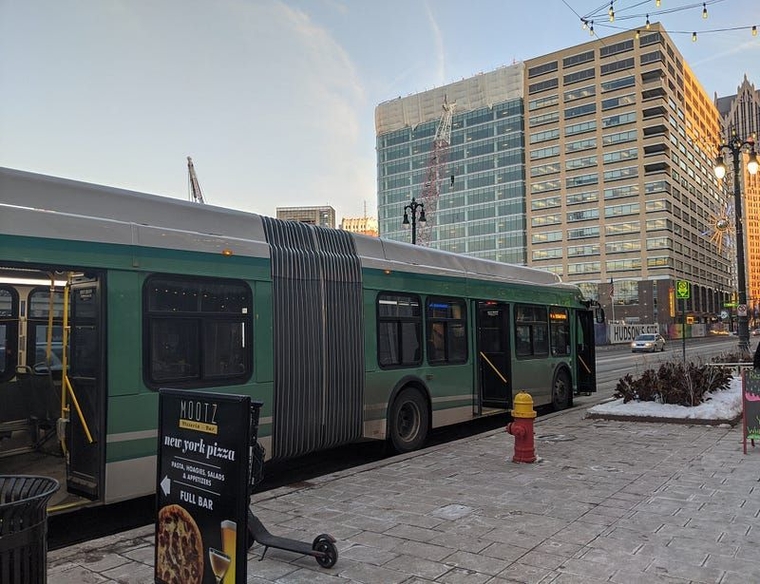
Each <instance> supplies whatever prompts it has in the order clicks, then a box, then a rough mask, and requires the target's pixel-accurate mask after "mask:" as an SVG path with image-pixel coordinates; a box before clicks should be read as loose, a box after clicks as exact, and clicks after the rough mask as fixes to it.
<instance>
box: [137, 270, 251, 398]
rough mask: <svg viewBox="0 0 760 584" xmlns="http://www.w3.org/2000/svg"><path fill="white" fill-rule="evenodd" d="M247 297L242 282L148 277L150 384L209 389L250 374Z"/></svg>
mask: <svg viewBox="0 0 760 584" xmlns="http://www.w3.org/2000/svg"><path fill="white" fill-rule="evenodd" d="M251 314H253V305H252V294H251V290H250V288H249V287H248V285H247V284H245V283H243V282H236V281H221V282H220V281H219V280H210V279H205V278H197V279H192V280H191V279H189V278H179V277H168V276H161V277H157V276H154V277H151V278H149V279H148V280H147V281H146V283H145V335H146V340H145V346H146V348H147V355H146V364H145V377H146V380H147V382H148V384H149V385H152V386H154V387H155V386H157V385H159V384H167V383H171V384H172V385H174V386H180V387H181V386H192V387H201V386H205V387H210V386H214V385H220V384H230V383H242V382H244V381H245V380H247V379H248V378H249V377H250V376H251V372H252V359H251V350H250V339H251V338H252V337H251V326H252V320H251Z"/></svg>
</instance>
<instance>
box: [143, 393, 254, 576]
mask: <svg viewBox="0 0 760 584" xmlns="http://www.w3.org/2000/svg"><path fill="white" fill-rule="evenodd" d="M250 410H251V400H250V398H249V397H247V396H240V395H223V394H216V393H202V392H198V391H181V390H174V389H161V390H160V391H159V410H158V415H159V427H158V440H159V445H158V464H157V470H158V473H157V477H156V495H157V496H156V500H157V518H156V555H155V582H156V583H158V584H222V583H223V584H235V583H237V582H245V581H246V568H247V565H246V553H247V546H246V535H247V523H246V522H247V517H248V515H247V513H248V456H249V450H248V447H249V441H250Z"/></svg>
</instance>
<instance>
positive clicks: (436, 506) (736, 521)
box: [48, 410, 760, 584]
mask: <svg viewBox="0 0 760 584" xmlns="http://www.w3.org/2000/svg"><path fill="white" fill-rule="evenodd" d="M584 413H585V412H584V411H577V410H571V411H568V412H563V413H560V414H553V415H550V416H546V417H542V418H540V419H539V421H538V423H537V424H536V451H537V454H538V455H539V457H540V458H541V462H539V463H536V464H516V463H513V462H511V456H512V453H513V444H514V442H513V438H512V437H511V436H509V435H508V434H506V433H504V432H503V431H495V432H490V433H486V434H482V435H479V436H476V437H471V438H467V439H464V440H460V441H458V442H454V443H449V444H445V445H441V446H437V447H434V448H431V449H428V450H425V451H422V452H416V453H411V454H408V455H404V456H400V457H396V458H393V459H388V460H384V461H380V462H374V463H371V464H368V465H365V466H362V467H357V468H353V469H350V470H346V471H341V472H339V473H335V474H332V475H326V476H323V477H319V478H317V479H313V480H310V481H308V482H307V483H300V484H299V485H298V487H297V488H291V487H284V488H280V489H277V490H275V491H268V492H266V493H259V494H256V495H255V496H254V498H253V509H254V512H255V513H256V514H257V515H258V516H259V518H260V519H261V520H262V522H263V523H264V525H266V526H267V528H268V529H269V531H271V532H272V533H273V534H276V535H283V536H287V537H293V538H295V539H299V540H304V541H311V540H312V539H313V538H314V537H315V536H316V535H318V534H320V533H330V534H332V535H333V536H334V537H335V538H336V539H337V546H338V550H339V554H340V557H339V559H338V562H337V564H336V565H335V567H334V568H332V569H329V570H327V569H322V568H320V567H319V566H318V565H317V563H316V562H315V561H314V559H313V558H311V557H303V556H299V555H297V554H294V553H291V552H286V551H280V550H272V549H270V550H269V551H268V552H267V554H266V556H265V559H264V560H263V561H259V557H260V555H261V551H262V549H261V548H260V546H258V545H256V546H254V548H252V550H251V551H250V553H249V555H248V582H249V583H257V584H264V583H271V582H282V583H285V582H294V583H298V582H308V583H309V584H320V583H323V582H324V583H339V582H365V583H368V584H375V583H405V584H413V583H414V584H418V583H423V582H440V583H447V584H455V583H473V584H476V583H477V584H480V583H486V582H487V583H490V584H497V583H504V582H524V583H541V584H549V583H551V584H572V583H583V584H596V583H601V582H614V583H618V584H636V583H647V584H649V583H653V582H663V583H664V582H667V583H685V582H695V583H697V582H698V583H703V582H704V583H719V584H730V583H742V584H747V583H750V582H760V553H758V550H759V549H760V492H759V487H760V482H758V481H760V448H757V449H755V450H752V449H749V450H748V454H746V455H745V454H743V453H742V444H741V427H736V428H731V427H728V426H722V427H711V426H702V425H694V426H690V425H682V424H677V425H676V424H665V423H636V422H624V421H608V420H597V419H594V420H592V419H585V418H584ZM153 543H154V542H153V527H152V526H151V527H145V528H141V529H137V530H133V531H130V532H125V533H122V534H119V535H117V536H111V537H107V538H103V539H99V540H95V541H91V542H87V543H84V544H79V545H76V546H71V547H68V548H64V549H61V550H56V551H53V552H50V553H49V554H48V582H50V583H51V584H74V583H76V584H82V583H96V582H121V583H140V584H142V583H152V582H153V551H154V548H153Z"/></svg>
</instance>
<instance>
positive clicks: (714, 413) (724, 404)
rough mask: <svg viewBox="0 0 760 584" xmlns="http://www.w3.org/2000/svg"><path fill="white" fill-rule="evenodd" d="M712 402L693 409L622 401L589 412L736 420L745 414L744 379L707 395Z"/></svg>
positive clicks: (603, 405) (686, 418)
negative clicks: (743, 407) (743, 412)
mask: <svg viewBox="0 0 760 584" xmlns="http://www.w3.org/2000/svg"><path fill="white" fill-rule="evenodd" d="M708 396H709V397H710V399H709V400H708V401H706V402H705V403H703V404H700V405H698V406H696V407H693V408H690V407H686V406H676V405H673V404H658V403H655V402H638V401H629V402H628V403H627V404H624V403H623V400H622V398H621V399H617V400H614V401H611V402H607V403H604V404H599V405H596V406H594V407H592V408H589V409H588V412H589V413H592V414H604V415H616V416H646V417H650V418H679V419H684V420H733V419H734V418H736V417H738V416H740V415H741V413H742V380H741V377H733V378H732V379H731V385H730V386H729V387H728V389H724V390H721V391H716V392H713V393H710V394H708Z"/></svg>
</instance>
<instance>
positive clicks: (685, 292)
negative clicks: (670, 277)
mask: <svg viewBox="0 0 760 584" xmlns="http://www.w3.org/2000/svg"><path fill="white" fill-rule="evenodd" d="M676 298H678V299H679V300H688V299H689V298H691V284H689V281H688V280H676Z"/></svg>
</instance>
